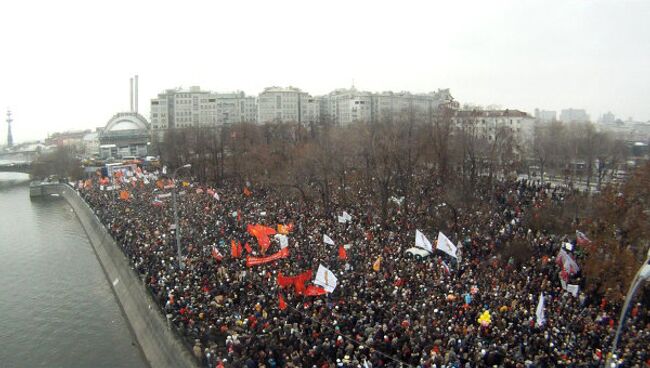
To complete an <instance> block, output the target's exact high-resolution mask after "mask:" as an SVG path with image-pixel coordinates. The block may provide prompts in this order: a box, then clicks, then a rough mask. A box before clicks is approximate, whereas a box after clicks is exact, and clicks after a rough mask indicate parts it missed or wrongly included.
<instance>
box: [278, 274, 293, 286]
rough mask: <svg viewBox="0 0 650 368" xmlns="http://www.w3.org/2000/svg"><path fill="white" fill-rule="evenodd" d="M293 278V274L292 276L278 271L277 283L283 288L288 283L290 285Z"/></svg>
mask: <svg viewBox="0 0 650 368" xmlns="http://www.w3.org/2000/svg"><path fill="white" fill-rule="evenodd" d="M294 278H295V276H294V277H291V276H285V275H284V274H283V273H282V272H279V273H278V285H279V286H280V287H281V288H285V287H287V286H289V285H292V284H293V280H294Z"/></svg>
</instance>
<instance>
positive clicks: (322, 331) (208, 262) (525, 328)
mask: <svg viewBox="0 0 650 368" xmlns="http://www.w3.org/2000/svg"><path fill="white" fill-rule="evenodd" d="M126 179H127V178H125V180H124V183H122V189H119V190H106V189H107V188H106V187H105V186H104V185H102V184H101V183H100V182H99V180H92V182H90V183H89V182H86V183H84V184H83V185H81V186H80V187H79V188H78V190H79V193H80V194H81V195H82V196H83V198H84V199H85V200H86V201H87V203H89V205H90V206H91V208H93V210H94V211H95V213H96V214H97V215H98V217H99V218H100V220H101V221H102V222H103V223H104V225H105V226H106V227H107V228H108V229H109V231H110V233H111V234H112V236H113V237H114V239H115V240H116V242H117V244H119V245H120V246H121V247H122V249H123V251H124V252H125V253H126V254H127V255H128V257H130V259H131V262H132V264H133V266H134V268H135V269H136V270H137V272H138V273H139V274H140V275H141V276H142V278H143V280H145V284H146V286H147V287H148V288H149V289H150V291H151V293H152V294H153V295H154V297H155V299H156V300H157V301H158V303H159V307H160V309H161V311H162V312H163V313H164V314H165V315H166V316H167V318H168V319H169V321H170V323H171V324H172V325H173V326H175V328H176V329H177V331H178V333H179V334H180V335H181V337H182V338H183V339H185V340H186V341H187V342H188V343H189V346H191V349H192V352H193V353H194V355H195V356H196V358H197V360H198V361H199V362H200V365H201V366H204V367H211V368H212V367H248V368H261V367H318V368H320V367H373V368H374V367H427V368H431V367H493V366H499V367H551V366H567V367H568V366H571V367H573V366H588V367H600V366H603V365H604V364H605V361H606V359H607V355H608V353H609V351H608V349H609V346H610V344H611V342H612V338H613V336H614V331H615V329H616V322H617V321H618V313H619V312H620V308H621V305H622V300H607V299H605V298H603V297H602V296H601V295H595V294H591V293H585V292H583V290H585V288H584V286H585V285H584V280H583V279H582V277H581V274H580V272H577V273H575V274H572V275H570V278H571V279H570V280H568V282H569V283H571V284H575V285H579V286H580V291H578V292H577V293H570V292H567V290H565V289H566V288H565V287H563V286H562V277H563V276H562V274H561V273H562V266H561V265H559V264H558V263H557V262H555V259H556V255H557V254H558V252H559V251H560V249H565V251H566V252H567V253H568V254H569V255H570V256H571V257H572V258H574V259H575V254H573V252H574V251H576V250H578V249H579V248H580V246H579V245H577V244H575V236H571V235H570V234H551V233H547V232H534V231H532V230H530V229H529V227H528V226H527V223H526V221H525V218H526V216H525V215H526V214H527V212H528V211H530V210H531V209H532V208H534V207H535V206H538V205H540V204H546V205H548V204H552V203H553V201H562V200H563V198H564V193H563V192H562V191H563V190H562V189H560V188H552V187H550V186H543V185H540V184H539V183H533V182H529V181H525V180H504V181H500V182H496V183H491V184H485V183H484V184H482V185H480V186H479V187H478V189H477V194H476V196H477V197H478V198H481V201H482V202H483V203H484V204H486V208H489V211H480V212H478V211H468V210H465V209H463V208H456V211H455V212H456V213H455V215H456V216H457V218H455V219H453V220H451V219H450V221H453V223H454V225H453V226H452V227H451V230H449V231H448V232H447V233H446V235H447V236H448V237H449V238H450V239H451V240H452V241H453V242H454V243H457V244H458V245H459V257H458V258H453V257H450V256H449V255H447V254H445V253H443V252H439V251H437V250H434V252H433V253H432V254H431V255H430V256H427V257H424V258H423V259H415V258H413V257H411V256H409V255H408V254H407V253H406V250H407V249H408V248H411V247H413V246H414V238H415V231H416V230H420V231H422V232H423V233H425V235H427V236H428V237H430V238H434V237H435V234H437V230H438V229H428V228H424V225H423V224H424V223H425V222H424V221H423V220H424V219H422V218H421V216H418V215H417V214H418V213H421V212H422V211H417V209H416V210H412V211H405V210H404V208H403V206H404V205H408V204H399V203H394V205H392V206H391V207H390V212H389V220H388V221H382V219H380V218H379V217H378V216H377V215H378V213H377V212H376V211H373V206H372V199H371V193H368V194H367V195H366V196H365V197H364V194H363V193H360V195H359V198H360V200H358V201H357V202H358V203H356V204H346V205H342V204H341V203H339V201H338V200H337V198H336V197H335V196H334V198H332V201H333V203H334V206H333V210H332V211H331V213H329V214H327V213H325V211H323V208H321V207H319V206H318V205H315V204H308V203H303V202H301V201H300V200H299V199H298V198H297V199H295V200H294V199H292V198H289V197H287V196H286V195H284V194H282V193H280V192H276V191H274V190H273V189H272V188H265V189H263V188H255V187H254V186H252V187H246V188H242V186H240V185H235V184H233V183H230V184H226V185H223V186H221V187H219V188H214V187H213V188H210V187H207V186H205V185H202V184H201V183H196V182H192V181H191V180H187V181H186V182H184V181H182V180H179V181H177V182H176V183H173V184H172V185H169V184H166V183H168V182H167V181H164V179H163V177H162V176H161V177H157V176H156V175H154V174H144V175H143V174H139V175H138V174H136V175H134V176H133V177H132V178H129V179H130V180H128V181H131V180H132V181H133V183H128V184H127V180H126ZM172 190H176V191H178V192H179V193H180V195H179V197H178V214H179V219H180V221H179V224H180V230H181V243H182V251H183V256H184V258H183V260H182V262H183V263H184V266H185V267H184V268H183V269H180V267H179V264H178V258H177V249H176V242H175V231H176V229H175V227H174V215H173V209H172V204H171V199H170V198H169V196H168V195H167V194H168V193H169V192H170V191H172ZM125 192H126V195H124V193H125ZM244 192H245V193H244ZM364 198H366V199H364ZM343 211H345V212H346V213H347V214H349V215H350V216H349V218H348V219H346V220H345V221H339V218H338V216H341V214H342V213H343ZM251 224H263V225H266V226H268V227H272V228H276V227H277V225H278V224H281V225H288V224H292V225H293V226H292V228H291V231H290V232H289V233H288V235H287V236H288V239H289V245H288V248H289V256H288V257H286V258H282V259H279V260H276V261H273V262H268V263H265V264H261V265H256V266H251V267H248V266H247V265H246V258H247V257H248V256H262V255H261V254H260V253H261V249H260V247H259V244H258V243H257V239H256V238H255V237H254V236H252V235H251V234H250V232H249V231H247V225H251ZM323 235H327V236H328V237H329V238H331V239H332V240H333V241H334V243H335V245H334V246H332V245H330V244H325V243H324V242H323ZM515 241H519V242H521V241H525V242H526V243H527V244H528V245H529V247H530V248H531V249H532V253H531V254H532V256H531V257H530V258H529V259H526V260H524V261H523V262H513V260H512V259H504V258H503V257H501V256H500V254H501V253H500V249H501V248H502V247H505V246H506V245H507V244H510V243H512V242H515ZM567 242H571V243H572V245H573V248H572V250H570V249H566V247H564V248H563V245H565V244H566V243H567ZM233 243H234V244H235V245H238V244H242V245H248V246H247V247H244V249H243V251H242V253H243V254H241V256H240V255H239V254H237V252H234V253H233V252H232V247H233ZM434 244H435V241H434ZM341 245H343V246H344V248H343V249H345V255H343V256H342V255H341V254H340V251H339V246H341ZM213 249H216V250H217V253H216V254H215V251H214V250H213ZM279 249H280V244H279V243H278V242H277V241H276V240H273V241H272V242H271V245H270V248H269V249H268V250H267V252H266V255H269V254H272V253H275V252H277V251H278V250H279ZM379 257H381V259H379ZM580 261H581V260H580V259H577V262H578V264H579V263H580ZM319 265H323V266H325V267H327V268H328V269H329V270H331V271H332V272H334V273H335V275H336V277H337V278H338V284H337V286H336V288H335V290H334V291H333V292H331V293H326V294H325V295H317V296H307V295H304V293H300V292H297V290H295V289H294V288H292V287H285V288H281V287H280V286H279V285H278V281H277V279H278V275H279V274H280V273H282V274H283V275H298V274H300V273H303V272H305V271H308V270H312V271H313V273H314V275H315V273H316V269H317V268H318V267H319ZM564 277H566V275H564ZM542 293H543V295H544V319H545V320H544V321H539V318H538V316H537V313H536V309H537V307H538V304H539V296H540V294H542ZM282 304H284V305H282ZM486 311H487V313H488V314H489V316H490V321H489V322H488V323H485V322H483V323H481V322H478V319H479V317H481V316H482V315H484V313H485V312H486ZM540 322H541V323H540ZM649 322H650V314H649V312H648V309H647V308H646V306H642V305H635V306H634V308H633V309H632V311H631V312H630V316H629V320H628V323H627V325H626V330H625V334H624V336H623V339H622V341H621V344H620V345H619V347H620V351H619V352H618V353H619V359H620V360H621V361H622V362H623V364H624V365H625V366H630V367H634V366H636V367H643V366H648V364H650V354H649V353H648V351H649V349H648V348H649V346H650V328H649V326H648V323H649ZM189 346H188V347H189Z"/></svg>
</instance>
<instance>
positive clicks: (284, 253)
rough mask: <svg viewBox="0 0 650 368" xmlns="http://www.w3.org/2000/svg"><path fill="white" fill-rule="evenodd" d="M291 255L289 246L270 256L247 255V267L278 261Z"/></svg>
mask: <svg viewBox="0 0 650 368" xmlns="http://www.w3.org/2000/svg"><path fill="white" fill-rule="evenodd" d="M287 257H289V248H283V249H282V250H280V251H279V252H277V253H275V254H273V255H270V256H268V257H250V256H248V257H246V267H253V266H259V265H261V264H265V263H269V262H273V261H277V260H278V259H282V258H287Z"/></svg>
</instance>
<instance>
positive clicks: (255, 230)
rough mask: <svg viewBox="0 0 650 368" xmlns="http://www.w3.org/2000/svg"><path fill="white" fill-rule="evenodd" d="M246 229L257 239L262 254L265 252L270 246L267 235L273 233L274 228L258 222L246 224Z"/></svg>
mask: <svg viewBox="0 0 650 368" xmlns="http://www.w3.org/2000/svg"><path fill="white" fill-rule="evenodd" d="M246 231H248V233H249V234H251V235H252V236H254V237H255V238H256V239H257V243H258V244H259V246H260V251H261V252H262V254H264V253H266V250H267V249H269V247H270V246H271V239H269V235H273V234H275V229H273V228H270V227H267V226H264V225H260V224H255V225H251V224H248V225H247V226H246Z"/></svg>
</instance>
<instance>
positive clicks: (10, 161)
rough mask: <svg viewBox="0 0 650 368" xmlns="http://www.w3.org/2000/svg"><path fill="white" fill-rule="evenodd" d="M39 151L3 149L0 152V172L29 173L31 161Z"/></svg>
mask: <svg viewBox="0 0 650 368" xmlns="http://www.w3.org/2000/svg"><path fill="white" fill-rule="evenodd" d="M38 155H39V152H38V151H36V150H33V151H5V152H0V172H19V173H26V174H29V173H30V172H31V169H32V162H34V160H36V158H37V157H38Z"/></svg>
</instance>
